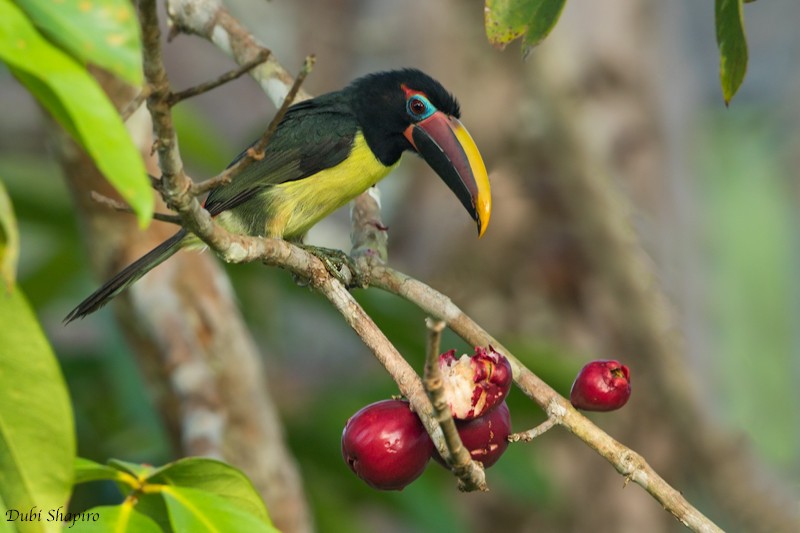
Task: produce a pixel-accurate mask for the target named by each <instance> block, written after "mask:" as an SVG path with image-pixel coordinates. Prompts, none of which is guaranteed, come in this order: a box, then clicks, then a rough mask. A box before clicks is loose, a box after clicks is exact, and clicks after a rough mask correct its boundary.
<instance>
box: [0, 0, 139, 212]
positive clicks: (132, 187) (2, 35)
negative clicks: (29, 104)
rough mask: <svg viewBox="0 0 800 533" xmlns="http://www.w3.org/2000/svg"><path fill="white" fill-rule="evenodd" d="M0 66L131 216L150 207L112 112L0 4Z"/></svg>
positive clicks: (12, 9)
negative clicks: (78, 148) (86, 158)
mask: <svg viewBox="0 0 800 533" xmlns="http://www.w3.org/2000/svg"><path fill="white" fill-rule="evenodd" d="M0 60H3V61H4V62H5V63H6V64H7V65H8V66H9V69H10V70H11V72H12V73H13V74H14V75H15V76H16V77H17V78H18V79H19V80H20V81H21V82H22V83H23V84H24V85H25V86H26V87H27V88H28V90H30V91H31V93H32V94H33V95H34V96H35V97H36V98H37V100H39V102H40V103H41V104H42V105H43V106H44V107H45V108H46V109H47V110H48V111H49V112H50V113H51V114H52V115H53V117H54V118H55V119H56V120H57V121H58V122H59V123H60V124H61V125H62V126H63V127H64V129H66V130H67V131H68V132H69V133H70V134H71V135H72V136H73V138H74V139H75V140H76V141H77V142H79V143H80V144H81V145H82V146H83V147H84V148H85V149H86V151H87V152H88V153H89V155H90V156H91V157H92V159H93V160H94V162H95V163H96V164H97V167H98V168H99V169H100V171H101V172H102V173H103V174H104V175H105V176H106V178H107V179H108V180H109V182H111V184H112V185H113V186H114V187H115V188H116V189H117V191H119V193H120V194H121V195H122V197H123V198H124V199H125V201H126V202H128V203H129V204H130V206H131V207H132V208H133V209H134V210H135V211H136V214H137V216H138V218H139V223H140V225H142V226H144V225H146V224H147V223H148V222H149V221H150V219H151V218H152V215H153V208H154V201H153V193H152V190H151V188H150V182H149V180H148V178H147V173H146V172H145V168H144V163H143V162H142V158H141V156H140V154H139V151H138V150H137V148H136V146H135V145H134V144H133V141H132V139H131V137H130V135H129V134H128V131H127V130H126V129H125V125H124V124H123V123H122V120H121V119H120V117H119V114H118V113H117V111H116V109H114V106H113V105H112V104H111V102H110V101H109V100H108V98H107V97H106V95H105V93H104V92H103V90H102V89H101V88H100V86H99V85H98V84H97V82H96V81H95V80H94V78H92V77H91V76H90V75H89V74H88V73H87V72H86V70H85V69H84V68H83V67H82V66H81V65H79V64H78V63H77V62H76V61H75V60H74V59H72V58H71V57H70V56H68V55H67V54H65V53H64V52H62V51H61V50H59V49H58V48H56V47H55V46H53V45H52V44H50V43H49V42H48V41H47V40H46V39H44V38H43V37H42V36H41V35H40V34H39V33H38V32H37V31H36V29H35V28H34V27H33V26H32V25H31V23H30V21H29V20H28V19H27V18H26V17H25V14H24V13H23V12H22V11H20V10H19V8H17V7H16V6H15V5H14V4H12V3H11V2H10V0H0Z"/></svg>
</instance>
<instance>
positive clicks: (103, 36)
mask: <svg viewBox="0 0 800 533" xmlns="http://www.w3.org/2000/svg"><path fill="white" fill-rule="evenodd" d="M15 1H16V4H17V5H18V6H19V7H21V8H22V9H23V10H24V11H25V12H26V13H27V14H28V17H29V18H30V19H31V21H32V22H33V23H34V24H35V25H36V27H38V28H39V29H40V30H41V31H42V32H43V33H44V34H45V35H47V37H49V38H50V40H52V41H54V42H55V43H57V44H59V45H60V46H61V47H62V48H64V49H65V50H66V51H68V52H69V53H70V54H72V55H73V56H74V57H76V58H77V59H79V60H80V61H82V62H86V63H94V64H96V65H99V66H101V67H103V68H105V69H107V70H109V71H111V72H112V73H114V74H116V75H117V76H119V77H121V78H122V79H124V80H125V81H127V82H128V83H130V84H132V85H137V86H138V85H141V83H142V53H141V39H140V37H139V24H138V23H137V20H136V13H135V12H134V10H133V5H132V4H131V2H130V1H128V0H94V1H93V2H88V1H86V0H59V1H57V2H54V1H53V0H15Z"/></svg>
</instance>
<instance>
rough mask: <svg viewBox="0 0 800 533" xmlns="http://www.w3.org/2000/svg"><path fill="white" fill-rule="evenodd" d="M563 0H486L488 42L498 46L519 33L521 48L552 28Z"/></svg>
mask: <svg viewBox="0 0 800 533" xmlns="http://www.w3.org/2000/svg"><path fill="white" fill-rule="evenodd" d="M565 3H566V0H486V7H485V9H484V23H485V26H486V36H487V37H488V38H489V42H490V43H491V44H492V45H493V46H496V47H497V48H499V49H501V50H502V49H503V48H505V47H506V46H507V45H508V44H509V43H510V42H511V41H513V40H515V39H517V38H519V37H523V36H524V37H523V39H522V44H523V50H525V51H527V50H528V49H529V48H530V47H532V46H536V45H537V44H539V43H540V42H542V40H544V38H545V37H547V36H548V35H549V34H550V32H551V31H552V29H553V27H554V26H555V25H556V22H558V18H559V17H560V16H561V11H562V10H563V9H564V4H565Z"/></svg>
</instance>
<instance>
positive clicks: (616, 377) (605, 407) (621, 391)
mask: <svg viewBox="0 0 800 533" xmlns="http://www.w3.org/2000/svg"><path fill="white" fill-rule="evenodd" d="M630 396H631V375H630V371H629V370H628V367H627V366H625V365H623V364H620V362H619V361H592V362H590V363H588V364H587V365H586V366H584V367H583V368H582V369H581V371H580V372H579V373H578V377H576V378H575V382H574V383H573V384H572V391H571V392H570V394H569V400H570V402H572V405H574V406H575V407H576V408H577V409H583V410H584V411H613V410H615V409H619V408H620V407H622V406H623V405H625V403H627V401H628V398H630Z"/></svg>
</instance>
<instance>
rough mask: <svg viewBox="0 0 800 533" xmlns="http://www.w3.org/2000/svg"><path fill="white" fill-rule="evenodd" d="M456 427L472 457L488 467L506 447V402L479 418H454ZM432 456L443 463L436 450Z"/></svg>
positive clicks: (508, 431)
mask: <svg viewBox="0 0 800 533" xmlns="http://www.w3.org/2000/svg"><path fill="white" fill-rule="evenodd" d="M456 428H458V435H459V436H460V437H461V442H462V443H463V444H464V447H465V448H466V449H467V450H469V454H470V456H472V459H473V460H475V461H480V462H481V463H483V467H484V468H489V467H490V466H492V465H493V464H495V463H496V462H497V460H498V459H500V456H501V455H503V453H504V452H505V451H506V448H508V436H509V435H510V434H511V413H510V412H509V410H508V405H507V404H506V402H503V403H501V404H500V405H499V406H498V407H497V408H496V409H492V410H491V411H490V412H488V413H487V414H485V415H483V416H482V417H480V418H475V419H472V420H456ZM433 458H434V459H435V460H436V462H438V463H439V464H441V465H444V464H445V462H444V459H442V457H441V456H440V455H439V453H438V452H436V451H434V453H433Z"/></svg>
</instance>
